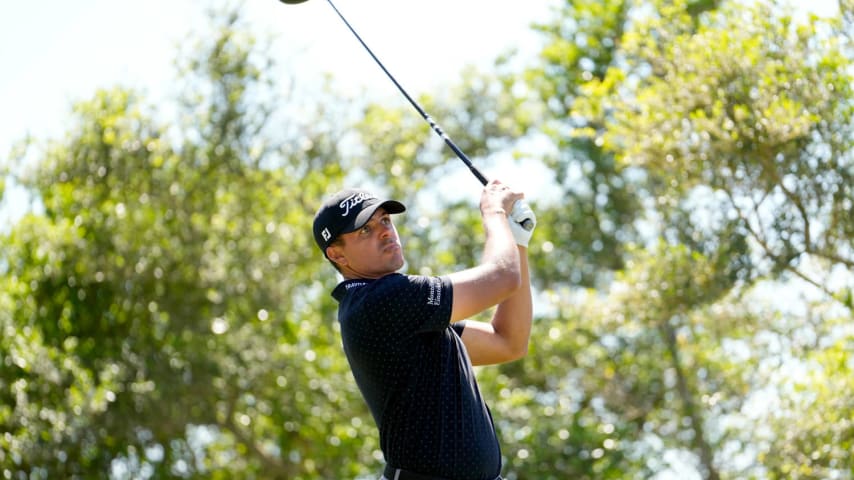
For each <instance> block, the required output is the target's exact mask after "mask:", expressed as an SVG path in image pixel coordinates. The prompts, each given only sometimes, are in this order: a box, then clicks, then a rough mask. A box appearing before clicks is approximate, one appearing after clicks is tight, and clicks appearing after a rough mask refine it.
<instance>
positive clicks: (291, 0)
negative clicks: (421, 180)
mask: <svg viewBox="0 0 854 480" xmlns="http://www.w3.org/2000/svg"><path fill="white" fill-rule="evenodd" d="M279 1H280V2H282V3H285V4H288V5H295V4H298V3H304V2H307V1H308V0H279ZM326 2H327V3H328V4H329V6H330V7H332V9H333V10H335V13H336V14H338V18H340V19H341V21H342V22H344V25H346V26H347V28H348V29H350V32H352V33H353V36H355V37H356V39H357V40H358V41H359V43H361V44H362V46H363V47H364V48H365V50H366V51H367V52H368V54H370V56H371V58H373V59H374V61H375V62H376V63H377V65H379V66H380V68H381V69H382V71H383V72H385V74H386V76H388V78H389V79H390V80H391V81H392V83H394V85H395V86H396V87H397V89H398V90H399V91H400V93H402V94H403V96H404V97H406V99H407V100H408V101H409V104H410V105H412V107H413V108H414V109H415V110H416V111H417V112H418V113H419V114H420V115H421V118H423V119H424V120H425V121H426V122H427V123H428V124H429V125H430V128H432V129H433V131H434V132H436V134H437V135H439V137H441V138H442V140H444V141H445V144H446V145H447V146H448V147H449V148H450V149H451V150H452V151H453V152H454V153H455V154H456V155H457V157H458V158H459V159H460V160H462V162H463V163H464V164H465V165H466V166H467V167H468V169H469V170H470V171H471V173H472V174H473V175H474V176H475V178H477V179H478V180H479V181H480V183H481V184H482V185H484V186H485V185H486V184H487V183H488V180H487V179H486V177H485V176H484V175H483V174H482V173H481V172H480V170H478V169H477V167H475V166H474V164H473V163H472V161H471V160H469V157H468V156H467V155H466V154H465V153H464V152H463V151H462V150H460V148H459V147H457V145H456V144H455V143H454V141H453V140H451V138H450V137H449V136H448V135H447V134H446V133H445V131H444V130H442V127H440V126H439V124H437V123H436V122H435V121H434V120H433V118H432V117H431V116H430V115H428V114H427V112H425V111H424V109H423V108H421V105H419V104H418V102H416V101H415V100H414V99H413V98H412V97H410V96H409V94H408V93H407V92H406V90H405V89H404V88H403V86H401V85H400V83H398V81H397V80H396V79H395V78H394V76H393V75H392V74H391V72H389V71H388V69H386V68H385V65H383V63H382V62H381V61H380V59H379V58H377V56H376V55H374V52H373V51H372V50H371V49H370V47H368V45H367V44H366V43H365V41H364V40H362V37H360V36H359V34H358V33H356V30H355V29H354V28H353V27H352V26H351V25H350V22H348V21H347V19H346V18H344V15H342V14H341V12H340V11H339V10H338V8H337V7H336V6H335V4H334V3H332V0H326ZM521 225H522V228H524V229H525V230H531V229H533V228H534V225H533V222H531V220H530V219H525V220H523V221H522V222H521Z"/></svg>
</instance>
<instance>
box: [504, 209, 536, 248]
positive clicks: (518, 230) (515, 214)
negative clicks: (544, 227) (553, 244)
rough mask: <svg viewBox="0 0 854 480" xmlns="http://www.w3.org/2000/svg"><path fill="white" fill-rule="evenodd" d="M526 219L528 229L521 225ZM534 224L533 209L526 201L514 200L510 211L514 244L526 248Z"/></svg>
mask: <svg viewBox="0 0 854 480" xmlns="http://www.w3.org/2000/svg"><path fill="white" fill-rule="evenodd" d="M526 220H527V221H528V222H527V225H528V226H530V229H525V227H523V226H522V223H525V221H526ZM535 226H537V216H536V215H534V211H533V210H531V207H530V206H528V204H527V203H525V202H523V201H522V200H516V203H514V204H513V211H511V212H510V231H511V232H513V238H514V239H515V240H516V245H519V246H521V247H525V248H528V242H529V241H530V240H531V235H533V233H534V227H535Z"/></svg>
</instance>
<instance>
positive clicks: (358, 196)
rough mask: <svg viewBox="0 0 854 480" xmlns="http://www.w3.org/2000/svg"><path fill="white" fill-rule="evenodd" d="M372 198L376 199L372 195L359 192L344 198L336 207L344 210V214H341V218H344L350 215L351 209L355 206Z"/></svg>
mask: <svg viewBox="0 0 854 480" xmlns="http://www.w3.org/2000/svg"><path fill="white" fill-rule="evenodd" d="M372 198H377V197H375V196H374V195H372V194H370V193H365V192H359V193H354V194H353V195H350V196H349V197H347V198H345V199H344V200H341V203H339V204H338V207H340V208H341V209H342V210H344V213H342V214H341V216H342V217H346V216H347V215H349V214H350V209H351V208H353V207H355V206H356V205H359V204H360V203H362V202H364V201H365V200H370V199H372Z"/></svg>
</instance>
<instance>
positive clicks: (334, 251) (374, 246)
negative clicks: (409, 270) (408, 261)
mask: <svg viewBox="0 0 854 480" xmlns="http://www.w3.org/2000/svg"><path fill="white" fill-rule="evenodd" d="M340 239H341V241H340V242H337V243H336V244H335V245H332V246H330V247H329V248H328V249H327V255H329V258H330V259H332V260H333V261H335V262H336V263H338V265H339V267H341V273H342V274H343V275H344V278H380V277H382V276H384V275H388V274H389V273H394V272H396V271H398V270H399V269H400V268H401V267H403V263H404V260H403V248H402V247H401V245H400V239H399V238H398V236H397V229H395V228H394V222H392V220H391V215H389V214H388V213H387V212H386V211H385V209H383V208H378V209H377V211H376V212H374V214H373V216H371V219H370V220H368V222H367V223H365V225H363V226H362V228H360V229H358V230H356V231H355V232H350V233H344V234H342V235H341V237H340Z"/></svg>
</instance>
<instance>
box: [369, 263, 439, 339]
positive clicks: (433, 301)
mask: <svg viewBox="0 0 854 480" xmlns="http://www.w3.org/2000/svg"><path fill="white" fill-rule="evenodd" d="M376 294H377V295H376V296H374V299H375V300H376V301H377V302H380V303H382V304H383V306H382V310H384V311H386V312H388V313H389V317H390V318H388V320H391V321H393V323H394V325H395V327H397V328H402V330H403V331H404V332H410V333H419V332H429V331H439V330H443V329H445V328H447V327H448V325H450V323H451V307H452V306H453V286H452V284H451V281H450V279H448V278H447V277H429V276H418V275H400V276H394V277H392V278H389V279H388V280H387V281H385V282H383V285H382V286H381V287H380V288H379V289H378V291H377V292H376ZM378 306H379V305H375V307H378ZM404 332H401V333H404Z"/></svg>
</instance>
